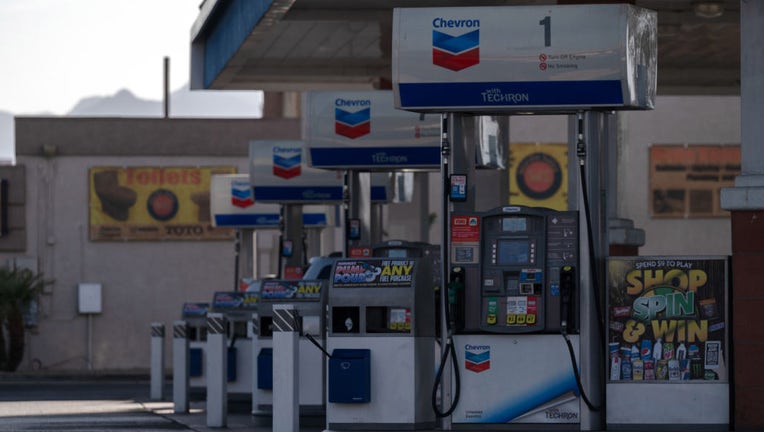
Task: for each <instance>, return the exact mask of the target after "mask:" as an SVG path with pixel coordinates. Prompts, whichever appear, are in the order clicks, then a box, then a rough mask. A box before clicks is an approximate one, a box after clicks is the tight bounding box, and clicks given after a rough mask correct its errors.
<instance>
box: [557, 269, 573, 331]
mask: <svg viewBox="0 0 764 432" xmlns="http://www.w3.org/2000/svg"><path fill="white" fill-rule="evenodd" d="M575 284H576V269H575V268H574V267H573V266H570V265H566V266H563V267H562V268H561V269H560V327H561V329H562V331H563V332H565V333H567V331H568V321H569V320H570V312H571V309H572V306H573V304H572V303H573V290H574V289H575Z"/></svg>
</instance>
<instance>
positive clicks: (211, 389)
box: [206, 313, 228, 427]
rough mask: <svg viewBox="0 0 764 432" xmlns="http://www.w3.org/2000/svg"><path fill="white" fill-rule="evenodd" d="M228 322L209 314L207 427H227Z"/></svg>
mask: <svg viewBox="0 0 764 432" xmlns="http://www.w3.org/2000/svg"><path fill="white" fill-rule="evenodd" d="M227 327H228V320H227V319H226V317H225V315H223V314H222V313H208V314H207V350H206V352H207V426H208V427H226V423H227V416H228V362H227V361H226V360H227V351H228V346H227V345H228V344H227V338H226V328H227Z"/></svg>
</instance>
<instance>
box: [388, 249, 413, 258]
mask: <svg viewBox="0 0 764 432" xmlns="http://www.w3.org/2000/svg"><path fill="white" fill-rule="evenodd" d="M407 255H408V254H407V253H406V249H388V250H387V256H388V257H389V258H406V256H407Z"/></svg>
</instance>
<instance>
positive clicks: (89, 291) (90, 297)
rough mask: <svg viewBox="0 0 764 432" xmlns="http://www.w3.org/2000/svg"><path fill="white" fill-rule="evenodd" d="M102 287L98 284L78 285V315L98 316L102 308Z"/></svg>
mask: <svg viewBox="0 0 764 432" xmlns="http://www.w3.org/2000/svg"><path fill="white" fill-rule="evenodd" d="M101 291H102V287H101V284H99V283H81V284H79V285H78V289H77V292H78V297H79V301H78V303H77V305H78V307H77V312H78V313H80V314H86V315H87V314H100V313H102V312H103V308H102V303H103V301H102V297H103V296H102V295H101Z"/></svg>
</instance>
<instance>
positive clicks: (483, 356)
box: [464, 344, 491, 373]
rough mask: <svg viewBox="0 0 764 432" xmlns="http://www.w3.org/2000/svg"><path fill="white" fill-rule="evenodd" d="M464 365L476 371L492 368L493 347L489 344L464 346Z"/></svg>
mask: <svg viewBox="0 0 764 432" xmlns="http://www.w3.org/2000/svg"><path fill="white" fill-rule="evenodd" d="M464 367H465V368H466V369H467V370H470V371H472V372H475V373H480V372H484V371H487V370H488V369H490V368H491V347H490V346H488V345H470V344H467V345H465V347H464Z"/></svg>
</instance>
